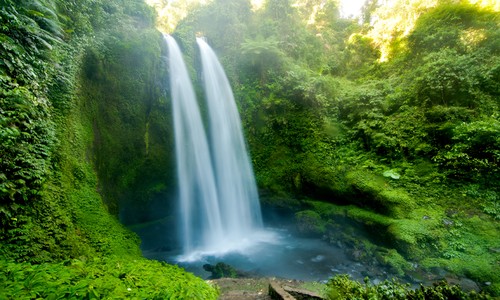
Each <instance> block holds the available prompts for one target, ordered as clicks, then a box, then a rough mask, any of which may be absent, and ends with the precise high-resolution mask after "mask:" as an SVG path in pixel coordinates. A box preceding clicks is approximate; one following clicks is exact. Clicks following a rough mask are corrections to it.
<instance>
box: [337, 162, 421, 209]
mask: <svg viewBox="0 0 500 300" xmlns="http://www.w3.org/2000/svg"><path fill="white" fill-rule="evenodd" d="M346 178H347V181H348V182H349V184H350V185H351V186H352V188H353V189H354V190H355V193H357V196H358V197H359V200H357V201H358V203H357V204H359V205H361V206H366V207H369V208H371V209H373V210H375V211H378V212H380V213H383V214H387V215H389V216H392V217H396V218H404V217H405V216H406V215H407V214H408V213H409V212H411V210H412V209H414V208H415V200H414V199H412V198H411V197H410V196H409V195H408V194H407V193H406V191H405V190H404V189H401V188H393V187H392V186H391V184H390V183H389V182H388V181H386V180H385V179H384V178H383V177H382V176H379V175H375V174H373V173H371V172H369V171H352V172H349V173H348V174H347V177H346Z"/></svg>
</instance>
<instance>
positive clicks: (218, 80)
mask: <svg viewBox="0 0 500 300" xmlns="http://www.w3.org/2000/svg"><path fill="white" fill-rule="evenodd" d="M165 40H166V42H167V45H168V50H169V66H170V88H171V93H172V105H173V114H174V127H175V129H174V130H175V144H176V148H175V149H176V158H177V175H178V180H179V200H180V210H181V218H180V219H181V222H182V224H181V228H182V232H181V240H182V241H183V252H184V253H183V256H182V257H181V258H180V259H181V260H196V259H199V257H200V256H206V255H219V254H225V253H227V252H231V251H239V250H242V249H243V248H245V247H248V246H250V245H252V244H254V243H255V242H258V241H260V240H259V237H258V236H257V235H258V234H259V233H261V232H262V228H263V225H262V216H261V211H260V204H259V199H258V195H257V188H256V184H255V180H254V177H253V171H252V167H251V164H250V160H249V158H248V154H247V151H246V147H245V142H244V139H243V134H242V129H241V125H240V123H241V121H240V117H239V114H238V111H237V108H236V104H235V102H234V97H233V94H232V91H231V87H230V85H229V82H228V80H227V78H226V75H225V73H224V70H223V69H222V67H221V65H220V63H219V62H218V60H217V57H216V56H215V54H214V53H213V51H212V50H211V49H210V47H209V46H208V44H206V43H205V42H204V41H202V40H198V44H199V47H200V52H201V57H202V65H203V73H204V83H205V90H206V95H207V102H208V110H209V114H208V119H209V125H210V128H211V134H210V137H211V144H212V146H211V147H209V145H208V142H207V137H206V134H205V130H204V127H203V122H202V118H201V114H200V110H199V108H198V103H197V102H196V98H195V93H194V91H193V87H192V84H191V81H190V79H189V76H188V72H187V70H186V66H185V64H184V60H183V58H182V54H181V51H180V49H179V47H178V45H177V43H176V42H175V40H174V39H173V38H172V37H171V36H168V35H165Z"/></svg>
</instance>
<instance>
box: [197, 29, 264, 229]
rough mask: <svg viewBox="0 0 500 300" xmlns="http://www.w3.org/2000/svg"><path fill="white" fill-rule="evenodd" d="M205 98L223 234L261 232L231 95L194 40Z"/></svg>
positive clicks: (213, 61)
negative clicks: (198, 50) (198, 51)
mask: <svg viewBox="0 0 500 300" xmlns="http://www.w3.org/2000/svg"><path fill="white" fill-rule="evenodd" d="M197 43H198V46H199V48H200V55H201V62H202V70H203V79H204V80H203V81H204V86H205V95H206V98H207V103H208V112H209V122H210V124H209V126H210V141H211V146H212V148H211V149H212V157H213V163H214V170H215V178H216V180H215V182H216V185H217V191H218V196H219V205H220V208H221V215H223V216H224V219H223V220H222V222H223V226H224V228H226V234H227V235H228V236H229V237H231V238H237V237H241V236H247V235H248V234H250V233H252V232H254V231H255V229H256V228H262V217H261V211H260V204H259V199H258V194H257V186H256V184H255V179H254V174H253V170H252V165H251V163H250V159H249V157H248V152H247V149H246V145H245V140H244V138H243V130H242V128H241V120H240V115H239V113H238V109H237V107H236V103H235V101H234V96H233V91H232V90H231V86H230V84H229V81H228V79H227V77H226V74H225V72H224V69H223V68H222V66H221V64H220V63H219V60H218V59H217V56H216V55H215V53H214V52H213V50H212V49H211V48H210V46H209V45H208V44H207V43H206V42H205V41H204V40H203V39H201V38H197Z"/></svg>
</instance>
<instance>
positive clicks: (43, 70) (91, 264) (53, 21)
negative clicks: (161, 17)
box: [0, 0, 217, 299]
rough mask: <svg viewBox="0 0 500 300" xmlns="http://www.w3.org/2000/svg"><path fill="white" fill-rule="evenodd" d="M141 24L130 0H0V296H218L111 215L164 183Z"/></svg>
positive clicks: (155, 79)
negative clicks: (156, 255)
mask: <svg viewBox="0 0 500 300" xmlns="http://www.w3.org/2000/svg"><path fill="white" fill-rule="evenodd" d="M153 24H154V13H153V11H152V9H151V8H150V7H148V6H147V5H146V4H145V3H143V2H142V1H135V0H131V1H95V0H89V1H52V0H35V1H28V0H26V1H10V0H2V1H1V8H0V39H1V46H0V87H1V89H0V96H1V97H0V139H1V140H0V199H1V202H0V224H1V226H0V243H1V244H0V265H1V269H2V271H1V275H0V277H1V278H2V279H1V280H0V281H1V283H0V298H2V299H34V298H47V299H60V298H84V299H91V298H92V299H94V298H126V297H132V298H177V299H181V298H193V299H194V298H198V299H215V298H216V297H217V290H216V289H215V288H213V287H211V286H209V285H207V284H206V283H205V282H203V280H201V279H199V278H196V277H194V276H193V275H191V274H188V273H186V272H185V271H184V270H182V269H179V268H177V267H172V266H167V265H166V264H162V263H158V262H154V261H149V260H145V259H143V258H142V257H141V252H140V248H139V243H140V241H139V238H138V237H137V236H136V235H135V234H134V233H132V232H131V231H129V230H128V229H126V228H125V227H124V226H123V225H122V224H120V223H119V221H118V218H117V212H118V207H119V203H121V202H123V201H125V200H124V199H127V201H136V202H139V203H140V201H143V199H142V198H143V197H145V196H147V197H151V198H154V197H155V196H156V197H158V194H160V193H166V191H165V189H166V188H165V186H166V185H167V184H166V183H165V182H168V181H169V180H168V179H166V178H165V177H166V176H168V175H165V172H163V170H165V169H168V168H169V164H170V162H169V161H170V160H169V159H170V156H169V153H168V152H167V153H166V152H165V150H164V149H165V146H168V142H167V141H166V139H167V137H168V132H169V130H168V128H167V126H168V123H169V121H168V118H166V117H165V115H166V112H167V110H166V103H165V102H166V101H165V97H164V96H163V93H164V92H163V83H162V82H163V81H164V80H163V77H162V75H161V74H162V73H161V72H159V68H161V66H162V64H163V62H162V58H161V51H162V50H161V39H160V36H161V35H160V34H159V33H158V32H157V31H156V30H155V29H154V28H153ZM162 110H165V111H164V112H162ZM127 124H128V127H127V126H125V125H127ZM159 149H160V150H159ZM152 161H154V163H152ZM127 164H129V165H127ZM144 169H147V170H148V171H145V170H144ZM154 170H156V171H154ZM155 172H156V173H155ZM140 173H148V175H150V176H151V177H153V179H152V180H149V181H146V180H144V179H145V178H148V177H146V176H144V177H141V176H138V174H140ZM150 179H151V178H150ZM146 190H147V192H146ZM124 195H125V196H124ZM138 205H140V204H138ZM166 278H168V280H166Z"/></svg>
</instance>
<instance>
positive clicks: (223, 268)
mask: <svg viewBox="0 0 500 300" xmlns="http://www.w3.org/2000/svg"><path fill="white" fill-rule="evenodd" d="M203 269H204V270H205V271H207V272H210V273H212V275H211V276H210V279H218V278H236V277H240V276H238V275H242V274H241V273H240V272H238V270H236V269H235V268H233V267H232V266H230V265H228V264H225V263H223V262H219V263H217V264H216V265H215V266H214V265H211V264H205V265H203Z"/></svg>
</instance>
